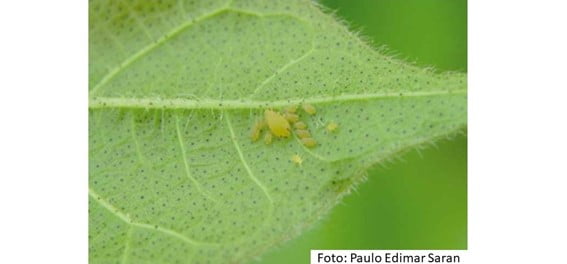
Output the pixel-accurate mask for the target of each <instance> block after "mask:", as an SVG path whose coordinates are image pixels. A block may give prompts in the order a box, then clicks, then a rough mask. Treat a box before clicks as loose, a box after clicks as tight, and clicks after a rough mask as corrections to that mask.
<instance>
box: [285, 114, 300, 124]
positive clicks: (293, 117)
mask: <svg viewBox="0 0 567 264" xmlns="http://www.w3.org/2000/svg"><path fill="white" fill-rule="evenodd" d="M284 117H285V119H287V121H289V122H290V123H292V124H293V123H295V122H297V121H299V116H297V115H296V114H291V113H287V112H286V113H284Z"/></svg>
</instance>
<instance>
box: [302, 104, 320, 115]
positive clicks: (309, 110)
mask: <svg viewBox="0 0 567 264" xmlns="http://www.w3.org/2000/svg"><path fill="white" fill-rule="evenodd" d="M302 107H303V110H304V111H305V113H308V114H310V115H314V114H315V113H317V109H315V107H314V106H312V105H310V104H303V105H302Z"/></svg>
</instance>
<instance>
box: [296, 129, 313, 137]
mask: <svg viewBox="0 0 567 264" xmlns="http://www.w3.org/2000/svg"><path fill="white" fill-rule="evenodd" d="M295 134H296V135H297V136H298V137H299V138H310V137H311V133H309V131H307V130H304V129H298V130H295Z"/></svg>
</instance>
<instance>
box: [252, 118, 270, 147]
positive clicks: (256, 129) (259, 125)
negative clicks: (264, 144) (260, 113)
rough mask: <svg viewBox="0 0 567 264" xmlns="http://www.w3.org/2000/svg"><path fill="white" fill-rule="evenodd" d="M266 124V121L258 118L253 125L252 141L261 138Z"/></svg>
mask: <svg viewBox="0 0 567 264" xmlns="http://www.w3.org/2000/svg"><path fill="white" fill-rule="evenodd" d="M265 126H266V122H264V120H258V121H256V123H254V126H252V130H251V131H250V138H251V139H252V142H255V141H256V140H258V139H259V138H260V133H262V129H263V128H264V127H265Z"/></svg>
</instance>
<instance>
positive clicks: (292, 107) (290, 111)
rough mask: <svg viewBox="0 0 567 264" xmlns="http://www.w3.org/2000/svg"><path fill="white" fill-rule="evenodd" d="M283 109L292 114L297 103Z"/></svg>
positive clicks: (295, 109)
mask: <svg viewBox="0 0 567 264" xmlns="http://www.w3.org/2000/svg"><path fill="white" fill-rule="evenodd" d="M285 111H286V112H288V113H292V114H294V113H295V111H297V105H290V106H288V107H286V108H285Z"/></svg>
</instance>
